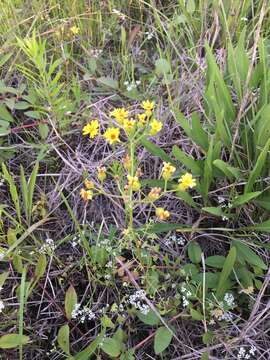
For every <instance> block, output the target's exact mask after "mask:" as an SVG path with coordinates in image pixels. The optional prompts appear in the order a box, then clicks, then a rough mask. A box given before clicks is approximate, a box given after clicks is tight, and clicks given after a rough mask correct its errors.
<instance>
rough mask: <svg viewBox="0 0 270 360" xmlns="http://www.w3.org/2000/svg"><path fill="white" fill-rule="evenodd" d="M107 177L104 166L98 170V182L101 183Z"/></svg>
mask: <svg viewBox="0 0 270 360" xmlns="http://www.w3.org/2000/svg"><path fill="white" fill-rule="evenodd" d="M106 177H107V174H106V168H105V167H104V166H102V167H99V168H98V180H99V181H101V182H103V181H104V180H105V179H106Z"/></svg>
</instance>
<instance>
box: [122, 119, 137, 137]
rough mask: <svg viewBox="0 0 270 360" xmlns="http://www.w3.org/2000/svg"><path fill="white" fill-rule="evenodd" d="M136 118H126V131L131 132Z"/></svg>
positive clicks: (124, 126)
mask: <svg viewBox="0 0 270 360" xmlns="http://www.w3.org/2000/svg"><path fill="white" fill-rule="evenodd" d="M135 124H136V122H135V120H133V119H125V120H124V122H123V128H124V130H125V131H126V133H128V134H129V133H130V132H131V131H132V130H133V129H134V128H135Z"/></svg>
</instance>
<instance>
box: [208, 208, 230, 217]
mask: <svg viewBox="0 0 270 360" xmlns="http://www.w3.org/2000/svg"><path fill="white" fill-rule="evenodd" d="M202 210H203V211H206V212H208V213H209V214H212V215H216V216H220V217H223V216H226V217H228V215H227V214H225V213H224V212H223V210H222V208H220V207H214V206H212V207H203V208H202Z"/></svg>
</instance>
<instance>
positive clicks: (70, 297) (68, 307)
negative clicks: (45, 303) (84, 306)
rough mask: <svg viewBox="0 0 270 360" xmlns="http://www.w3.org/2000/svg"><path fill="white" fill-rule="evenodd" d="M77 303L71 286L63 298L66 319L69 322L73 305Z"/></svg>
mask: <svg viewBox="0 0 270 360" xmlns="http://www.w3.org/2000/svg"><path fill="white" fill-rule="evenodd" d="M77 303H78V298H77V294H76V291H75V289H74V287H73V286H72V285H70V287H69V288H68V290H67V292H66V296H65V312H66V317H67V319H69V320H71V318H72V316H71V315H72V311H73V310H74V307H75V305H76V304H77Z"/></svg>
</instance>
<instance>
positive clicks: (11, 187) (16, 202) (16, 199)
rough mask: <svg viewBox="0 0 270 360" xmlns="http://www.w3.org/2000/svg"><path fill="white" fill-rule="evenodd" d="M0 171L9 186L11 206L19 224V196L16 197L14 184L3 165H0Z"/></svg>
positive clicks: (16, 192)
mask: <svg viewBox="0 0 270 360" xmlns="http://www.w3.org/2000/svg"><path fill="white" fill-rule="evenodd" d="M2 171H3V174H4V178H5V180H6V181H7V183H8V185H9V191H10V195H11V198H12V201H13V204H14V206H15V209H16V214H17V217H18V220H19V222H21V206H20V202H19V195H18V191H17V187H16V184H15V182H14V180H13V177H12V176H11V175H10V173H9V172H8V170H7V168H6V165H5V164H4V163H3V164H2Z"/></svg>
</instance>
